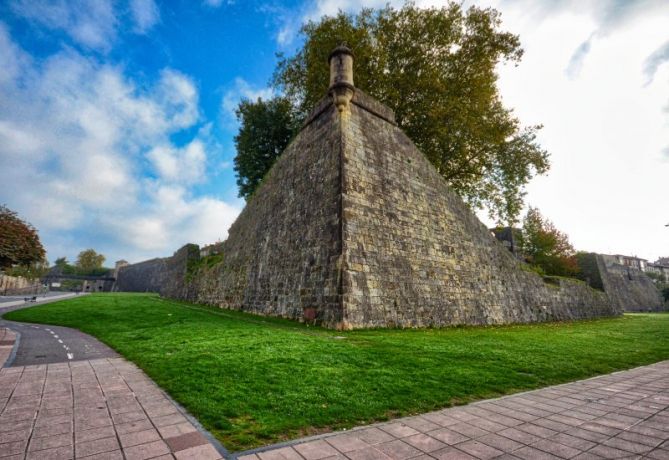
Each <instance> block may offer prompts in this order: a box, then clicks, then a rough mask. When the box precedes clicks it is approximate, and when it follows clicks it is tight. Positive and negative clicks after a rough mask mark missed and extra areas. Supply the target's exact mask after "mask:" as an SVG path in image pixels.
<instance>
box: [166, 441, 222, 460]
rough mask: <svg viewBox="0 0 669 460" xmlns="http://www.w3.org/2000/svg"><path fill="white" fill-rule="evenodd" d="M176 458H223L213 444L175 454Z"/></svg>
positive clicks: (186, 459)
mask: <svg viewBox="0 0 669 460" xmlns="http://www.w3.org/2000/svg"><path fill="white" fill-rule="evenodd" d="M174 456H175V457H176V458H177V460H218V459H220V458H221V455H220V454H219V453H218V451H217V450H216V449H214V448H213V447H212V446H211V444H204V445H201V446H196V447H191V448H188V449H186V450H182V451H179V452H175V453H174Z"/></svg>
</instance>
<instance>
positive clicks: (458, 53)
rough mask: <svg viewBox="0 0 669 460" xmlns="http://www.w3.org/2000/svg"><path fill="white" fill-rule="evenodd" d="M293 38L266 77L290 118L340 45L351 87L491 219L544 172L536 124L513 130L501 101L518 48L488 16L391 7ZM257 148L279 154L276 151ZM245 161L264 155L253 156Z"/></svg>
mask: <svg viewBox="0 0 669 460" xmlns="http://www.w3.org/2000/svg"><path fill="white" fill-rule="evenodd" d="M301 31H302V34H303V35H304V38H305V41H304V45H303V47H302V48H301V49H300V50H299V51H298V52H297V54H295V55H294V56H292V57H286V56H282V55H280V56H279V63H278V66H277V69H276V71H275V74H274V78H273V84H274V86H275V87H276V88H277V89H278V90H280V91H283V93H284V95H285V97H286V98H287V99H288V100H289V101H290V102H291V104H292V105H293V107H294V109H295V111H296V112H297V114H298V118H300V119H304V117H305V116H306V115H307V114H308V113H309V111H310V110H311V109H312V108H314V107H315V105H316V103H317V102H318V101H319V100H320V99H321V98H322V97H323V96H324V95H325V94H326V93H327V90H328V85H329V70H328V66H327V65H326V62H327V58H328V55H329V53H330V52H331V51H332V50H333V49H334V48H335V47H336V46H337V45H340V44H342V43H345V44H346V45H348V46H349V47H350V48H351V49H352V50H353V52H354V53H355V70H354V77H355V85H356V87H358V88H360V89H362V90H363V91H366V92H367V93H369V94H370V95H372V96H373V97H375V98H377V99H378V100H380V101H381V102H383V103H384V104H386V105H388V106H389V107H391V108H392V109H394V111H395V115H396V119H397V122H398V124H399V126H400V127H401V128H402V129H403V130H404V131H405V132H406V133H407V134H408V135H409V137H410V138H411V139H412V140H413V141H414V142H415V143H416V144H417V146H418V147H419V148H420V149H421V151H422V152H423V153H424V154H425V155H426V156H427V158H428V159H429V160H430V161H431V162H432V164H433V165H434V166H435V168H436V169H437V170H438V171H439V173H440V174H441V175H442V176H443V177H444V178H445V179H446V181H447V182H448V183H449V184H450V185H451V187H452V188H453V189H454V190H455V191H456V192H457V193H458V194H459V195H460V196H461V197H462V198H463V199H464V200H465V201H466V202H467V203H468V204H469V205H470V206H471V207H472V208H474V209H480V208H487V209H488V211H489V213H490V215H491V217H493V218H495V219H497V221H498V222H500V223H501V222H505V223H509V224H513V223H514V222H515V221H516V220H517V216H518V214H519V213H520V210H521V209H522V206H523V199H524V195H525V191H524V187H525V185H526V184H527V183H528V181H529V180H530V179H531V178H532V177H533V176H534V175H535V174H543V173H545V172H546V171H547V170H548V168H549V162H548V154H547V152H546V151H545V150H543V149H542V148H541V147H540V146H539V144H538V143H537V140H536V133H537V131H538V130H539V129H540V126H527V127H523V126H521V123H520V121H519V120H518V119H517V118H516V117H515V116H514V115H513V112H512V111H511V110H510V109H508V108H506V107H504V105H503V104H502V100H501V97H500V95H499V91H498V88H497V79H498V76H497V72H496V68H497V65H498V64H499V63H512V64H517V63H518V62H519V61H520V59H521V57H522V54H523V51H522V49H521V47H520V40H519V38H518V37H517V36H516V35H513V34H511V33H508V32H505V31H502V30H501V20H500V14H499V13H498V12H497V11H496V10H494V9H491V8H485V9H483V8H478V7H471V8H469V9H468V10H466V11H464V10H463V9H462V6H461V5H460V4H459V3H455V2H451V3H449V4H448V5H447V6H444V7H442V8H429V9H422V8H417V7H416V6H415V5H414V4H413V3H407V4H405V6H404V7H402V8H400V9H395V8H392V7H390V6H388V7H385V8H383V9H379V10H372V9H363V10H362V11H361V12H360V13H358V14H345V13H342V12H340V13H339V14H337V15H336V16H334V17H328V16H326V17H323V18H321V19H320V20H318V21H310V22H308V23H306V24H305V25H304V26H303V27H302V29H301ZM286 110H287V109H286ZM241 121H242V126H241V130H240V133H241V132H247V131H254V130H255V128H256V126H251V125H249V122H251V123H255V120H254V119H249V120H248V121H247V120H244V119H242V120H241ZM262 121H263V122H264V121H265V120H264V119H263V120H262ZM270 122H271V124H272V125H274V124H280V123H282V122H281V121H280V120H279V119H274V120H270ZM261 127H263V126H261V125H258V128H261ZM264 128H267V127H266V126H265V127H264ZM265 148H266V150H269V151H273V152H274V151H280V149H279V147H278V144H275V145H274V148H272V147H270V146H265ZM244 154H245V155H246V156H247V157H248V155H249V152H248V151H246V152H245V153H244ZM250 154H251V156H257V157H259V158H263V156H264V155H266V153H265V152H264V151H261V150H259V149H254V150H252V151H251V152H250ZM246 161H247V162H248V163H249V164H251V166H252V168H251V169H252V171H253V176H252V180H251V181H253V180H256V178H258V177H262V176H263V174H264V173H265V172H266V169H264V167H265V165H266V162H264V161H260V160H259V161H252V160H251V159H249V158H247V159H246ZM254 168H257V170H256V169H254ZM238 175H239V178H240V181H241V182H242V183H245V181H248V180H249V179H247V178H246V175H245V173H244V172H243V171H242V170H239V171H238Z"/></svg>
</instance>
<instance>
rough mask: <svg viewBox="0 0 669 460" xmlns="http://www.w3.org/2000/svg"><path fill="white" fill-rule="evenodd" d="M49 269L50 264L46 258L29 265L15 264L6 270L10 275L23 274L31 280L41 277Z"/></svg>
mask: <svg viewBox="0 0 669 460" xmlns="http://www.w3.org/2000/svg"><path fill="white" fill-rule="evenodd" d="M48 271H49V264H48V263H47V262H46V260H43V261H39V262H33V263H31V264H28V265H14V266H13V267H11V268H8V269H6V270H5V273H7V274H8V275H9V276H22V277H24V278H28V279H31V280H34V279H37V278H41V277H42V276H44V275H46V273H47V272H48Z"/></svg>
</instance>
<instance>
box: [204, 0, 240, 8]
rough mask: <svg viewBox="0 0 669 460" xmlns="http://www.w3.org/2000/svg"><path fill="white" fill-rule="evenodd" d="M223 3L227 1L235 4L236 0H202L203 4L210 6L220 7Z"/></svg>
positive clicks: (228, 3) (229, 3) (227, 3)
mask: <svg viewBox="0 0 669 460" xmlns="http://www.w3.org/2000/svg"><path fill="white" fill-rule="evenodd" d="M223 3H225V4H226V5H234V4H235V0H203V1H202V4H203V5H205V6H208V7H210V8H218V7H220V6H221V5H222V4H223Z"/></svg>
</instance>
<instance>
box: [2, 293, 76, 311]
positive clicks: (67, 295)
mask: <svg viewBox="0 0 669 460" xmlns="http://www.w3.org/2000/svg"><path fill="white" fill-rule="evenodd" d="M76 295H77V294H76V293H74V292H66V293H64V294H59V295H50V296H46V297H45V296H43V295H37V296H36V297H37V301H36V302H33V305H39V304H42V303H48V302H54V301H56V300H62V299H67V298H70V297H76ZM79 295H86V294H85V293H83V294H79ZM26 297H28V298H30V297H33V296H32V295H26V296H24V297H23V298H26ZM23 298H21V299H19V300H13V301H10V302H0V311H2V310H4V309H6V308H10V307H15V306H17V305H23V304H24V303H26V302H25V300H23Z"/></svg>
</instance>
